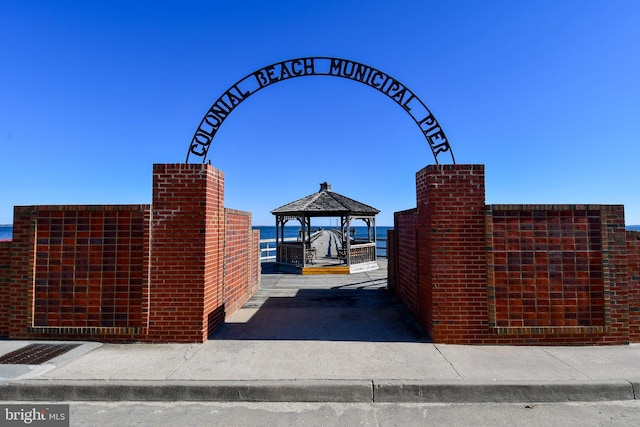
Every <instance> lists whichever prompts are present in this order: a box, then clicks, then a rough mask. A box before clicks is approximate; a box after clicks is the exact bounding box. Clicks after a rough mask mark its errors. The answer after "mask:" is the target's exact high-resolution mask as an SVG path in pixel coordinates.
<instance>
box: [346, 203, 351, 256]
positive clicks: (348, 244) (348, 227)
mask: <svg viewBox="0 0 640 427" xmlns="http://www.w3.org/2000/svg"><path fill="white" fill-rule="evenodd" d="M347 266H349V267H351V215H347Z"/></svg>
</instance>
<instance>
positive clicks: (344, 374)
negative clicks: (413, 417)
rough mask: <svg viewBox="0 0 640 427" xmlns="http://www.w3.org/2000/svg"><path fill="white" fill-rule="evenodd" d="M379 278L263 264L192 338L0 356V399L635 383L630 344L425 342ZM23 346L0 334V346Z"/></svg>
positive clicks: (352, 397)
mask: <svg viewBox="0 0 640 427" xmlns="http://www.w3.org/2000/svg"><path fill="white" fill-rule="evenodd" d="M381 264H383V265H382V266H383V267H384V262H382V263H381ZM385 287H386V268H381V269H380V270H376V271H372V272H368V273H360V274H354V275H336V276H326V275H323V276H304V277H303V276H299V275H285V274H275V273H271V272H269V270H268V269H265V270H264V272H263V275H262V289H261V290H260V291H259V292H258V294H257V295H256V296H255V297H254V298H253V299H252V300H251V301H250V302H249V303H247V304H246V305H245V307H244V308H242V309H241V310H239V311H238V312H237V313H235V314H234V315H233V316H231V317H230V318H228V319H227V323H226V324H225V326H224V327H223V328H222V329H221V330H219V331H218V332H217V333H215V334H214V335H213V336H211V337H210V340H209V341H207V342H205V343H203V344H124V345H114V344H100V343H83V344H82V345H81V346H80V347H78V348H76V349H74V350H71V351H70V352H68V353H66V354H64V355H62V356H59V357H57V358H55V359H53V360H51V361H49V362H46V363H44V364H41V365H0V399H1V400H5V401H38V400H42V401H74V400H99V401H110V400H115V401H119V400H142V401H177V400H178V401H192V400H193V401H202V400H211V401H274V402H275V401H333V402H548V401H602V400H631V399H635V396H636V392H637V391H640V346H638V345H629V346H609V347H508V346H459V345H442V344H433V343H431V342H429V337H428V336H427V335H426V334H424V332H423V331H422V330H421V329H420V327H419V326H418V325H417V324H416V323H415V321H414V320H413V319H412V317H411V316H410V315H409V314H408V313H407V311H406V310H405V309H404V307H403V306H402V305H400V304H399V303H398V302H397V301H396V300H395V299H394V298H393V297H391V296H390V295H389V293H388V292H387V291H386V290H385ZM30 343H31V342H26V341H0V355H2V354H6V353H8V352H10V351H13V350H15V349H17V348H20V347H24V346H26V345H28V344H30Z"/></svg>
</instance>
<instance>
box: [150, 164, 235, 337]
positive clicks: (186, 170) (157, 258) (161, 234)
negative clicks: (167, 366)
mask: <svg viewBox="0 0 640 427" xmlns="http://www.w3.org/2000/svg"><path fill="white" fill-rule="evenodd" d="M223 204H224V174H223V173H222V172H221V171H219V170H217V169H215V168H213V167H211V166H209V165H205V164H160V165H158V164H156V165H154V166H153V205H152V206H153V214H152V220H151V221H152V228H153V233H152V238H151V274H150V281H151V284H150V289H151V292H150V301H149V313H150V319H149V336H148V337H147V338H146V339H147V340H149V341H153V342H202V341H204V340H206V339H207V337H208V334H209V332H210V331H213V330H214V329H215V328H217V327H218V326H219V325H220V323H221V322H222V321H223V320H224V305H223V288H222V283H223V251H224V207H223V206H224V205H223Z"/></svg>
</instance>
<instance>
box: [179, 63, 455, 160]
mask: <svg viewBox="0 0 640 427" xmlns="http://www.w3.org/2000/svg"><path fill="white" fill-rule="evenodd" d="M304 76H333V77H342V78H345V79H349V80H353V81H356V82H359V83H363V84H366V85H367V86H370V87H372V88H374V89H377V90H378V91H380V92H382V93H383V94H385V95H387V96H388V97H389V98H391V99H392V100H393V101H394V102H395V103H396V104H398V105H399V106H400V107H402V108H403V109H404V110H405V111H406V112H407V113H408V114H409V115H410V116H411V118H412V119H413V120H414V121H415V122H416V124H417V125H418V126H419V127H420V130H421V131H422V134H423V135H424V137H425V139H426V140H427V143H428V144H429V147H430V148H431V151H432V152H433V157H434V159H435V161H436V163H439V162H438V156H440V155H441V154H442V153H448V154H449V155H450V156H451V161H452V163H454V164H455V158H454V157H453V151H452V150H451V146H450V145H449V140H448V139H447V137H446V136H445V134H444V131H443V130H442V126H440V123H438V121H437V120H436V118H435V116H434V115H433V114H432V113H431V111H429V109H428V108H427V106H426V105H425V104H424V102H422V101H421V100H420V98H418V96H417V95H416V94H415V93H414V92H413V91H411V90H409V88H407V87H406V86H405V85H403V84H402V83H400V82H399V81H398V80H396V79H395V78H393V77H391V76H390V75H389V74H387V73H383V72H382V71H380V70H377V69H375V68H373V67H370V66H369V65H365V64H361V63H359V62H355V61H351V60H348V59H341V58H330V57H324V56H314V57H306V58H296V59H290V60H287V61H282V62H277V63H275V64H271V65H268V66H266V67H264V68H260V69H259V70H257V71H254V72H253V73H251V74H248V75H247V76H245V77H244V78H242V79H241V80H239V81H238V82H237V83H236V84H234V85H233V86H231V87H230V88H229V89H227V90H226V91H225V92H224V93H223V94H222V96H220V97H219V98H218V99H217V100H216V102H214V103H213V105H212V106H211V108H209V111H207V113H206V114H205V116H204V118H203V119H202V121H201V122H200V125H199V126H198V129H197V130H196V132H195V134H194V135H193V138H192V139H191V143H190V144H189V151H188V152H187V163H189V158H190V157H191V156H192V155H193V156H197V157H199V158H202V163H204V162H206V160H207V153H208V152H209V147H210V146H211V142H212V141H213V137H214V136H215V134H216V133H217V132H218V129H220V126H221V125H222V123H223V122H224V121H225V119H226V118H227V117H228V116H229V114H231V112H232V111H233V110H234V109H235V108H236V107H237V106H238V105H240V104H241V103H242V102H243V101H244V100H245V99H247V98H248V97H249V96H251V95H253V94H254V93H256V92H258V91H259V90H260V89H262V88H265V87H267V86H270V85H272V84H274V83H278V82H282V81H285V80H289V79H292V78H295V77H304Z"/></svg>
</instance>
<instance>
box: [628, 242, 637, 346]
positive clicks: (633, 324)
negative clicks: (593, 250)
mask: <svg viewBox="0 0 640 427" xmlns="http://www.w3.org/2000/svg"><path fill="white" fill-rule="evenodd" d="M626 234H627V236H626V237H627V273H628V275H629V340H630V341H631V342H636V343H637V342H640V232H638V231H627V233H626Z"/></svg>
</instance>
